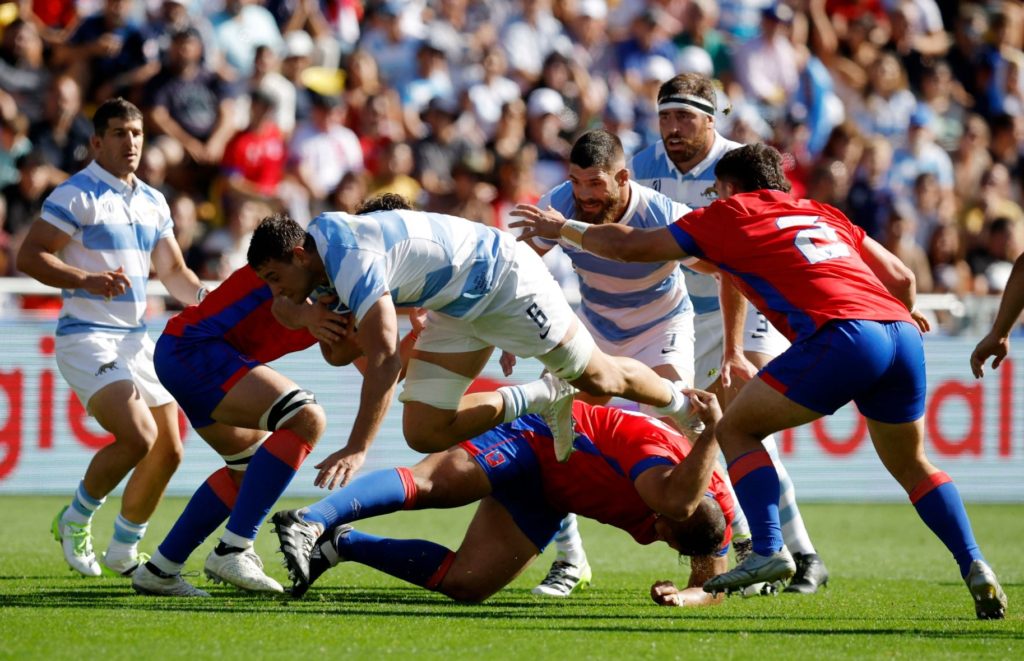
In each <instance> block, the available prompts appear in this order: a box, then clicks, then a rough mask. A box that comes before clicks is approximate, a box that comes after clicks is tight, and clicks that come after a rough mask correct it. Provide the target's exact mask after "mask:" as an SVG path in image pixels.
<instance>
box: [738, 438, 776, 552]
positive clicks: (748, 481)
mask: <svg viewBox="0 0 1024 661" xmlns="http://www.w3.org/2000/svg"><path fill="white" fill-rule="evenodd" d="M729 479H730V480H732V486H733V490H735V491H736V497H737V498H739V501H740V507H742V508H743V513H744V514H746V515H747V522H748V523H749V524H750V535H751V537H752V538H753V547H754V553H757V554H758V555H765V556H767V555H771V554H773V553H775V552H776V551H778V550H779V549H781V548H782V524H781V523H780V522H779V474H778V473H777V472H776V471H775V466H774V465H773V464H772V458H771V456H769V454H768V453H767V452H766V451H764V450H754V451H753V452H748V453H746V454H744V455H740V456H739V457H737V458H736V459H735V460H733V462H732V463H730V464H729Z"/></svg>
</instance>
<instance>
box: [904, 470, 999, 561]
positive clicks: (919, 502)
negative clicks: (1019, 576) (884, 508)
mask: <svg viewBox="0 0 1024 661" xmlns="http://www.w3.org/2000/svg"><path fill="white" fill-rule="evenodd" d="M910 502H911V503H913V504H914V508H915V509H916V510H917V514H918V516H920V517H921V520H922V521H924V522H925V524H926V525H927V526H928V527H929V528H931V531H932V532H933V533H935V536H936V537H938V538H939V539H940V540H942V543H943V544H945V545H946V548H947V549H949V550H950V552H951V553H952V554H953V557H954V558H955V559H956V564H957V565H959V566H960V575H961V576H967V572H968V571H970V569H971V562H973V561H974V560H984V559H985V558H984V556H982V555H981V550H980V549H979V548H978V543H977V542H976V541H974V532H973V531H972V530H971V521H970V519H968V518H967V510H965V509H964V502H963V500H961V499H960V491H959V490H957V488H956V485H955V484H953V480H952V479H950V477H949V475H946V474H945V473H943V472H938V473H933V474H931V475H929V476H928V477H926V478H925V479H924V480H922V481H921V482H920V484H918V485H917V486H916V487H914V489H913V491H911V492H910Z"/></svg>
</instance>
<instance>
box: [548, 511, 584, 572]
mask: <svg viewBox="0 0 1024 661" xmlns="http://www.w3.org/2000/svg"><path fill="white" fill-rule="evenodd" d="M555 549H556V550H557V551H558V555H557V558H558V559H559V560H561V561H563V562H568V563H569V564H570V565H575V566H577V567H582V566H583V565H584V564H586V562H587V553H586V551H584V550H583V538H582V537H580V529H579V526H578V525H577V524H576V515H575V514H570V515H568V516H567V517H565V518H564V519H562V525H561V526H560V527H559V528H558V534H556V535H555Z"/></svg>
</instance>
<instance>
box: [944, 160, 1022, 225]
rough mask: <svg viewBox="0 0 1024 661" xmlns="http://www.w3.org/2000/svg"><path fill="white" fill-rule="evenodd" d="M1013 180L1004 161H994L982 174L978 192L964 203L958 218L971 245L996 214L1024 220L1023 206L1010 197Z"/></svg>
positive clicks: (1017, 222) (1014, 221)
mask: <svg viewBox="0 0 1024 661" xmlns="http://www.w3.org/2000/svg"><path fill="white" fill-rule="evenodd" d="M1010 183H1011V182H1010V173H1009V171H1008V170H1007V169H1006V166H1005V165H1002V164H1001V163H995V164H994V165H992V167H990V168H989V169H988V170H987V171H986V172H985V174H983V175H982V176H981V182H980V187H979V189H978V190H977V193H976V195H975V196H974V197H973V198H972V199H971V200H969V201H968V202H967V203H966V204H965V205H964V207H963V212H962V213H961V215H960V219H959V222H960V227H961V228H962V229H963V231H964V232H965V233H966V236H967V238H968V245H974V244H976V243H977V242H978V241H979V239H980V237H981V234H982V231H983V230H984V229H985V228H986V227H987V226H988V225H990V224H991V223H992V222H993V221H994V220H995V219H996V218H1006V219H1007V220H1009V221H1011V222H1012V223H1014V224H1024V210H1022V209H1021V207H1020V205H1019V204H1017V203H1016V202H1014V201H1013V199H1012V198H1011V197H1010V195H1011V191H1010Z"/></svg>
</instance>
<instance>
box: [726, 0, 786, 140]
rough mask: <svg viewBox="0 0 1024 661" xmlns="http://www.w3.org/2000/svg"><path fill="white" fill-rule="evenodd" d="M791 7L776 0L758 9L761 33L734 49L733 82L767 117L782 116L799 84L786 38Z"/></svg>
mask: <svg viewBox="0 0 1024 661" xmlns="http://www.w3.org/2000/svg"><path fill="white" fill-rule="evenodd" d="M792 23H793V10H792V9H790V8H789V6H788V5H785V4H782V3H776V4H773V5H770V6H769V7H767V8H765V9H764V10H763V11H762V12H761V34H760V35H758V36H757V37H754V38H753V39H751V40H749V41H747V42H745V43H743V44H741V45H740V46H739V48H738V49H737V51H736V57H735V66H736V82H738V83H739V86H740V88H741V89H742V90H743V95H744V97H746V99H747V101H749V102H751V103H754V104H755V105H757V106H758V107H759V108H761V109H762V111H764V112H765V114H766V116H767V118H768V119H769V120H771V119H772V118H777V117H781V116H782V113H783V110H784V107H785V105H786V100H787V99H788V98H789V97H790V96H791V95H792V94H793V93H795V92H796V90H797V87H798V85H799V79H798V75H797V71H798V70H799V67H798V62H797V54H796V49H795V48H793V44H792V42H791V41H790V40H789V28H790V25H791V24H792Z"/></svg>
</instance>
